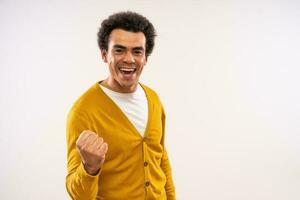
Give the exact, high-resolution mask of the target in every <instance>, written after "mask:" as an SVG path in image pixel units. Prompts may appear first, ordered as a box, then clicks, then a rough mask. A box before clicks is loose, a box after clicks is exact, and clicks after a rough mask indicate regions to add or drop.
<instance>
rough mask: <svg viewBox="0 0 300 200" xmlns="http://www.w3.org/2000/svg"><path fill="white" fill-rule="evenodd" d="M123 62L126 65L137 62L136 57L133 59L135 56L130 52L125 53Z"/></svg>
mask: <svg viewBox="0 0 300 200" xmlns="http://www.w3.org/2000/svg"><path fill="white" fill-rule="evenodd" d="M123 61H124V62H125V63H134V61H135V60H134V57H133V55H132V53H131V52H130V51H127V52H126V53H125V55H124V59H123Z"/></svg>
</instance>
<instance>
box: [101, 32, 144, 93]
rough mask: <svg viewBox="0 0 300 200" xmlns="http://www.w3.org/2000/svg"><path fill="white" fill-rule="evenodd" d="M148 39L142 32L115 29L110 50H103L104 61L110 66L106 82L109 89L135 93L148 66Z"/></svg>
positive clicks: (109, 43)
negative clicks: (145, 67)
mask: <svg viewBox="0 0 300 200" xmlns="http://www.w3.org/2000/svg"><path fill="white" fill-rule="evenodd" d="M145 46H146V38H145V35H144V33H142V32H136V33H134V32H129V31H125V30H122V29H115V30H113V31H112V32H111V34H110V38H109V42H108V50H107V51H106V50H102V51H101V54H102V59H103V61H104V62H106V63H107V64H108V66H109V72H110V75H109V77H108V79H106V80H105V82H106V83H105V84H106V85H107V86H108V88H110V89H112V90H114V91H117V92H133V91H135V89H136V87H137V84H138V80H139V77H140V75H141V73H142V71H143V68H144V65H145V64H146V61H147V60H146V54H145V51H146V49H145Z"/></svg>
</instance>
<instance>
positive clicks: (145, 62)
mask: <svg viewBox="0 0 300 200" xmlns="http://www.w3.org/2000/svg"><path fill="white" fill-rule="evenodd" d="M147 61H148V56H145V61H144V65H146V64H147Z"/></svg>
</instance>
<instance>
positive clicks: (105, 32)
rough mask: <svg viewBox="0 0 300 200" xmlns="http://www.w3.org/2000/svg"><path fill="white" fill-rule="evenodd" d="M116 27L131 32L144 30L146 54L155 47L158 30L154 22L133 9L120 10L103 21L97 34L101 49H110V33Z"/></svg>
mask: <svg viewBox="0 0 300 200" xmlns="http://www.w3.org/2000/svg"><path fill="white" fill-rule="evenodd" d="M114 29H123V30H125V31H131V32H143V33H144V35H145V37H146V56H147V57H148V56H149V55H150V54H151V53H152V50H153V47H154V43H155V42H154V39H155V36H156V31H155V29H154V26H153V25H152V23H151V22H150V21H149V20H148V19H147V18H146V17H144V16H142V15H140V14H138V13H136V12H131V11H126V12H118V13H115V14H113V15H110V16H109V17H108V18H107V19H105V20H104V21H102V23H101V27H100V29H99V32H98V34H97V36H98V46H99V48H100V49H101V50H106V51H107V50H108V40H109V35H110V33H111V32H112V31H113V30H114Z"/></svg>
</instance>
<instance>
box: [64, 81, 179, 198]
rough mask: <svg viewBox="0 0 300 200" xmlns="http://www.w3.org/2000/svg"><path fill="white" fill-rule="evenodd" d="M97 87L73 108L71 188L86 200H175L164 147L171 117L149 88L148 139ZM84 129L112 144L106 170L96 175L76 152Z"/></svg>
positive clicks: (68, 184)
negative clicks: (166, 118) (77, 142)
mask: <svg viewBox="0 0 300 200" xmlns="http://www.w3.org/2000/svg"><path fill="white" fill-rule="evenodd" d="M98 84H99V83H96V84H94V85H93V86H92V87H91V88H90V89H89V90H88V91H87V92H85V93H84V94H83V95H82V96H81V97H80V98H79V99H78V100H77V101H76V102H75V104H74V105H73V107H72V109H71V111H70V113H69V115H68V121H67V147H68V155H67V158H68V175H67V177H66V188H67V191H68V193H69V195H70V196H71V197H72V199H76V200H77V199H80V200H94V199H101V200H122V199H126V200H127V199H128V200H144V199H147V200H165V199H168V200H173V199H176V197H175V188H174V184H173V180H172V174H171V167H170V162H169V160H168V156H167V151H166V149H165V145H164V127H165V114H164V111H163V107H162V105H161V103H160V100H159V98H158V96H157V94H156V93H155V92H154V91H153V90H151V89H150V88H148V87H147V86H145V85H142V84H141V86H142V87H143V89H144V91H145V93H146V96H147V100H148V122H147V127H146V130H145V135H144V137H142V136H141V135H140V133H139V132H138V131H137V129H136V128H135V127H134V125H133V124H132V123H131V122H130V121H129V119H128V118H127V117H126V115H125V114H124V113H123V112H122V111H121V110H120V108H119V107H118V106H117V105H116V104H115V103H114V102H113V101H112V100H111V99H110V98H109V97H108V96H107V95H106V94H105V93H104V92H103V91H102V89H101V88H100V87H99V85H98ZM83 130H91V131H94V132H95V133H97V134H98V135H99V136H100V137H102V138H103V139H104V141H105V142H107V143H108V152H107V154H106V156H105V163H104V165H103V166H102V168H101V171H100V172H99V173H98V174H97V175H95V176H91V175H89V174H87V172H86V171H85V170H84V167H83V164H82V163H81V160H80V156H79V154H78V152H77V150H76V140H77V138H78V136H79V134H80V133H81V132H82V131H83Z"/></svg>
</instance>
